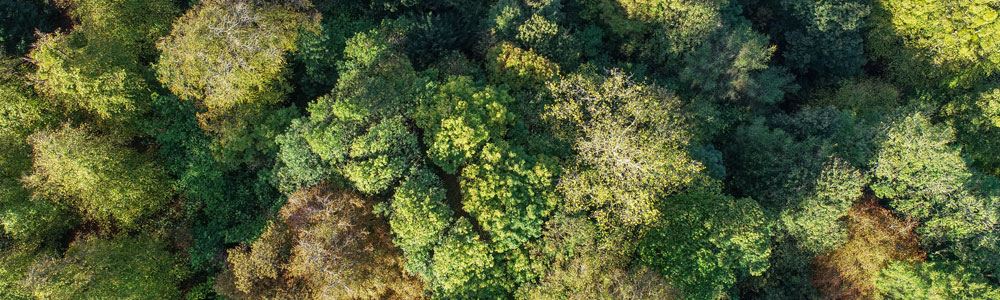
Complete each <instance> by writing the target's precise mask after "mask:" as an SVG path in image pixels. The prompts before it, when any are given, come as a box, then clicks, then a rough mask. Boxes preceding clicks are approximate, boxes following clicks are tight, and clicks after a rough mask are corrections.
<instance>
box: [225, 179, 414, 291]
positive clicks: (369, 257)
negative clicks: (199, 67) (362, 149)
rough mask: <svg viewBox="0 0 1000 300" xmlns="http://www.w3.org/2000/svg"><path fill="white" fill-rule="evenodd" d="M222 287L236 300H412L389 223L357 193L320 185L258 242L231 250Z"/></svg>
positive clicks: (410, 281) (304, 192)
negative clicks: (282, 299) (293, 299)
mask: <svg viewBox="0 0 1000 300" xmlns="http://www.w3.org/2000/svg"><path fill="white" fill-rule="evenodd" d="M228 261H229V267H230V270H229V272H226V274H224V275H223V276H221V277H220V282H219V285H218V286H217V289H218V290H219V292H220V293H221V294H223V295H226V296H228V297H232V298H237V299H265V298H266V299H275V298H278V299H280V298H289V297H292V298H296V299H413V298H420V297H422V296H423V293H422V291H421V290H422V287H421V285H420V283H419V281H417V280H416V279H415V278H413V277H410V276H409V275H406V274H404V272H403V263H404V261H403V258H402V256H401V255H400V251H399V249H398V248H396V247H395V246H394V245H393V244H392V237H391V235H390V233H389V227H388V225H387V224H386V223H385V220H383V219H381V218H379V217H378V216H376V215H375V214H373V213H372V205H371V203H369V202H367V201H365V200H364V199H362V198H361V197H359V196H357V195H356V194H354V193H352V192H350V191H347V190H343V189H338V188H332V187H330V186H327V185H325V184H320V185H317V186H314V187H311V188H306V189H301V190H299V191H297V192H295V193H294V194H292V195H291V196H290V197H289V199H288V203H287V204H285V206H284V207H282V209H281V211H280V212H279V215H278V219H277V220H275V222H273V223H272V224H271V225H270V226H268V228H267V231H266V232H265V233H264V234H263V235H262V236H261V238H260V239H258V240H257V241H255V242H254V243H253V245H251V246H249V247H247V246H241V247H240V248H236V249H233V250H230V252H229V259H228Z"/></svg>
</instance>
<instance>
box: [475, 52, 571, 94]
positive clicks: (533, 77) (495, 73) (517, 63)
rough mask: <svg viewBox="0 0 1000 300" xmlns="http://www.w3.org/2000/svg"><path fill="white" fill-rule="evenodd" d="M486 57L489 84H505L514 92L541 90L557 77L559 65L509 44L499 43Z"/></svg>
mask: <svg viewBox="0 0 1000 300" xmlns="http://www.w3.org/2000/svg"><path fill="white" fill-rule="evenodd" d="M486 55H487V56H488V57H490V58H491V59H490V60H488V61H487V65H486V70H487V72H488V74H489V76H490V82H492V83H494V84H507V86H508V87H510V88H511V89H514V90H519V89H538V88H542V87H544V86H545V83H546V82H547V81H549V80H551V79H552V78H554V77H557V76H558V75H559V65H556V64H554V63H552V62H550V61H549V60H548V59H546V58H545V57H544V56H541V55H538V54H537V53H535V52H534V51H532V50H527V51H525V50H523V49H521V48H518V47H517V46H514V45H513V44H510V43H501V44H500V45H497V46H495V47H494V48H493V49H491V50H490V52H489V53H487V54H486Z"/></svg>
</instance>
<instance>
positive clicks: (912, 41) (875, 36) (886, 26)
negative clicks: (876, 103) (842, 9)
mask: <svg viewBox="0 0 1000 300" xmlns="http://www.w3.org/2000/svg"><path fill="white" fill-rule="evenodd" d="M876 3H877V5H879V9H880V10H881V11H880V13H878V14H876V15H875V16H874V17H875V20H876V22H878V23H879V25H878V26H877V27H876V30H872V33H871V34H870V35H869V38H870V39H871V43H872V45H870V48H872V49H873V51H874V54H875V55H876V56H877V57H880V58H885V59H887V60H888V61H889V63H890V64H891V66H892V67H894V69H893V71H894V72H899V73H900V74H901V75H900V76H901V77H904V78H906V77H905V76H911V75H910V74H906V72H912V71H918V72H926V73H924V74H927V75H929V76H926V77H929V78H928V79H930V80H929V81H928V82H924V83H921V82H912V81H916V80H919V79H911V82H912V83H915V84H921V85H923V86H931V87H935V86H937V83H938V82H940V83H941V84H943V85H944V86H949V87H969V86H971V85H972V84H974V83H976V82H979V81H982V80H984V79H985V78H987V77H988V76H990V75H992V74H994V73H996V72H997V70H998V67H1000V54H998V51H997V50H998V49H1000V44H997V43H996V42H995V41H996V37H997V35H998V33H1000V31H998V30H1000V25H998V24H997V23H996V22H994V20H995V19H996V18H997V16H998V13H1000V12H998V8H997V7H996V6H995V5H994V4H995V3H993V2H991V1H987V0H959V1H913V0H880V1H876ZM899 47H904V49H905V51H899ZM935 80H941V81H935Z"/></svg>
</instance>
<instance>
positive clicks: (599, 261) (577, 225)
mask: <svg viewBox="0 0 1000 300" xmlns="http://www.w3.org/2000/svg"><path fill="white" fill-rule="evenodd" d="M599 234H600V232H599V231H598V228H597V225H596V224H594V222H593V221H592V220H589V219H587V218H586V217H579V216H566V215H562V214H557V215H555V216H553V217H552V218H550V219H549V221H548V222H546V225H545V233H544V237H543V241H542V242H540V243H539V245H538V246H536V247H533V248H532V255H533V258H534V259H535V260H536V261H537V263H538V264H540V265H541V266H543V267H544V269H545V272H546V273H545V276H544V277H543V278H542V280H541V281H540V282H539V283H537V284H529V285H523V286H521V288H520V289H518V291H517V293H516V294H515V295H516V296H517V297H516V298H517V299H673V298H676V297H678V295H677V291H676V289H674V288H673V287H672V286H670V285H669V284H668V283H667V280H666V278H664V277H663V275H660V274H659V273H658V272H656V271H655V270H650V269H649V268H646V267H635V268H627V267H626V266H627V265H628V261H627V259H626V258H624V257H621V256H620V255H616V254H615V253H616V251H609V249H602V248H601V243H600V240H599V239H600V236H599Z"/></svg>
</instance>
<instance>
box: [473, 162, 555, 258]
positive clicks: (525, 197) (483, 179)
mask: <svg viewBox="0 0 1000 300" xmlns="http://www.w3.org/2000/svg"><path fill="white" fill-rule="evenodd" d="M556 172H558V171H557V170H556V161H555V160H554V159H552V158H550V157H547V156H544V155H540V156H537V157H531V156H528V155H526V154H524V152H523V151H521V150H520V149H518V148H517V147H513V146H510V145H508V144H507V143H504V142H499V143H487V144H486V145H485V146H484V147H483V149H482V150H481V153H480V157H479V159H478V160H477V162H476V163H474V164H470V165H468V166H466V167H465V168H464V169H463V170H462V196H463V197H464V199H463V202H462V208H463V209H464V210H465V211H467V212H469V214H470V215H472V216H473V217H475V218H476V220H477V221H478V222H479V224H481V225H482V227H483V230H484V231H486V232H488V233H489V234H490V237H491V240H492V242H493V247H494V250H496V251H499V252H502V251H507V250H512V249H515V248H518V247H520V246H522V245H524V244H526V243H527V242H528V241H530V240H532V239H535V238H537V237H539V236H541V235H542V223H543V222H544V220H545V218H546V217H548V215H549V212H550V211H551V210H552V208H553V207H555V204H556V203H555V202H556V201H557V199H556V197H555V195H554V189H553V185H554V180H553V178H554V177H555V175H556V174H555V173H556Z"/></svg>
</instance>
